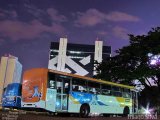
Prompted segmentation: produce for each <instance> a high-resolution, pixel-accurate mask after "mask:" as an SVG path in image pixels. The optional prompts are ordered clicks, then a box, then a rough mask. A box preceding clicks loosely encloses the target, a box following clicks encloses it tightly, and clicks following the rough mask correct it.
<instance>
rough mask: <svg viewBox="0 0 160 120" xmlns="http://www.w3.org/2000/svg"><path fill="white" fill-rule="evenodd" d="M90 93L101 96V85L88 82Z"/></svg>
mask: <svg viewBox="0 0 160 120" xmlns="http://www.w3.org/2000/svg"><path fill="white" fill-rule="evenodd" d="M88 92H89V93H93V94H100V84H99V83H96V82H90V81H88Z"/></svg>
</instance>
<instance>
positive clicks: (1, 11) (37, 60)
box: [0, 0, 160, 70]
mask: <svg viewBox="0 0 160 120" xmlns="http://www.w3.org/2000/svg"><path fill="white" fill-rule="evenodd" d="M159 5H160V1H159V0H0V56H2V55H4V54H5V53H10V54H12V55H14V56H17V57H18V58H19V60H20V62H21V63H22V64H23V67H24V70H25V69H29V68H33V67H47V66H48V57H49V46H50V42H51V41H57V42H58V41H59V38H60V37H63V36H67V37H68V40H69V43H81V44H94V41H95V40H96V38H97V37H98V38H100V39H101V40H103V41H104V44H105V45H110V46H112V54H114V51H115V50H116V49H118V48H121V47H122V46H125V45H127V44H128V41H129V40H128V36H127V34H135V35H138V34H146V32H147V31H149V30H150V29H151V28H152V27H157V26H159V24H160V7H159Z"/></svg>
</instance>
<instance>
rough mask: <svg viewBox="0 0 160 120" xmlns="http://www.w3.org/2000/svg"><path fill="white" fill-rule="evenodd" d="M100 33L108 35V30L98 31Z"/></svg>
mask: <svg viewBox="0 0 160 120" xmlns="http://www.w3.org/2000/svg"><path fill="white" fill-rule="evenodd" d="M98 35H102V36H105V35H108V32H106V31H98Z"/></svg>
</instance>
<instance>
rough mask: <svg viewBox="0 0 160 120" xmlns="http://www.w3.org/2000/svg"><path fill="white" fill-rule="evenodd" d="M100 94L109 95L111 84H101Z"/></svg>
mask: <svg viewBox="0 0 160 120" xmlns="http://www.w3.org/2000/svg"><path fill="white" fill-rule="evenodd" d="M101 89H102V95H111V86H110V85H105V84H102V85H101Z"/></svg>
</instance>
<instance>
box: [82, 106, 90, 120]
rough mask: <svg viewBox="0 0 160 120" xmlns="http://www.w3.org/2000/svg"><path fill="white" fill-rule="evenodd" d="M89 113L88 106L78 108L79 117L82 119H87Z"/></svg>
mask: <svg viewBox="0 0 160 120" xmlns="http://www.w3.org/2000/svg"><path fill="white" fill-rule="evenodd" d="M89 113H90V108H89V105H87V104H84V105H82V106H81V108H80V117H83V118H85V117H88V115H89Z"/></svg>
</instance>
